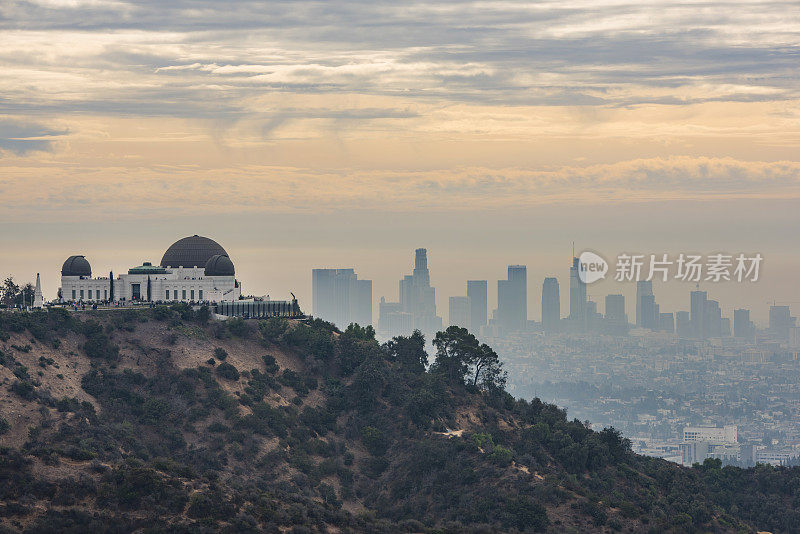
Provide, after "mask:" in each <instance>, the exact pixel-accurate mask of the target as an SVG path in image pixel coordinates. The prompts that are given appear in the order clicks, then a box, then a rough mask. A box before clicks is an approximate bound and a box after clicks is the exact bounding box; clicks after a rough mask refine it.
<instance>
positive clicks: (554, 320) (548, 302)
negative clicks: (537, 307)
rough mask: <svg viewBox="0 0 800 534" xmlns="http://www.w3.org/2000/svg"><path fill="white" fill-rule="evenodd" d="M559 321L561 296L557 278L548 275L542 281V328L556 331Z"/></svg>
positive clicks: (547, 330)
mask: <svg viewBox="0 0 800 534" xmlns="http://www.w3.org/2000/svg"><path fill="white" fill-rule="evenodd" d="M560 321H561V296H560V294H559V291H558V280H557V279H556V278H555V277H548V278H545V279H544V282H543V283H542V330H544V331H545V332H548V333H549V332H557V331H558V327H559V322H560Z"/></svg>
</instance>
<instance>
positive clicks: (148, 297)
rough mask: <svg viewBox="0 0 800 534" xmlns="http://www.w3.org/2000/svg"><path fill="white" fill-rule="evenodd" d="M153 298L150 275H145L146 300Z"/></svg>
mask: <svg viewBox="0 0 800 534" xmlns="http://www.w3.org/2000/svg"><path fill="white" fill-rule="evenodd" d="M151 300H153V294H152V292H151V290H150V276H148V277H147V302H150V301H151Z"/></svg>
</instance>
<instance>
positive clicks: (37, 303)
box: [33, 273, 44, 308]
mask: <svg viewBox="0 0 800 534" xmlns="http://www.w3.org/2000/svg"><path fill="white" fill-rule="evenodd" d="M43 305H44V299H43V298H42V283H41V281H40V280H39V273H36V289H35V290H34V291H33V307H34V308H41V307H42V306H43Z"/></svg>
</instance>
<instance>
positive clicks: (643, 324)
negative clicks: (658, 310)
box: [636, 280, 657, 328]
mask: <svg viewBox="0 0 800 534" xmlns="http://www.w3.org/2000/svg"><path fill="white" fill-rule="evenodd" d="M650 297H652V299H651V298H650ZM644 301H647V309H646V310H645V309H644V306H643V302H644ZM654 313H655V296H654V295H653V282H652V281H650V280H638V281H637V282H636V326H638V327H639V328H653V327H654V326H655V325H656V324H657V320H656V317H655V316H654Z"/></svg>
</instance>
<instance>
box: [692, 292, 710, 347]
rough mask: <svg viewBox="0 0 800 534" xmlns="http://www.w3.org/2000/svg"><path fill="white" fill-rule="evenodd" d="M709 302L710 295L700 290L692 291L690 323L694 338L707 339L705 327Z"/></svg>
mask: <svg viewBox="0 0 800 534" xmlns="http://www.w3.org/2000/svg"><path fill="white" fill-rule="evenodd" d="M707 301H708V294H707V293H706V292H705V291H700V290H699V289H697V290H695V291H692V293H691V301H690V304H691V308H690V314H691V318H690V321H691V323H692V337H693V338H695V339H705V338H706V337H707V335H706V326H705V317H706V302H707Z"/></svg>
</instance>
